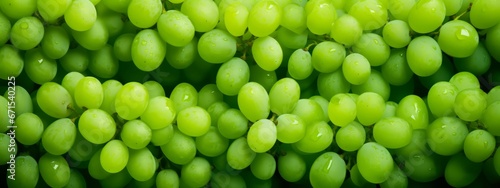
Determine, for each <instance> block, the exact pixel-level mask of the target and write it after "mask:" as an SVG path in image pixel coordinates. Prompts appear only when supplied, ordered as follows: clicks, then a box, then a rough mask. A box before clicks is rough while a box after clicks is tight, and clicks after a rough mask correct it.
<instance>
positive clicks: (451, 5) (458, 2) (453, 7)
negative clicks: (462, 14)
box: [443, 0, 463, 16]
mask: <svg viewBox="0 0 500 188" xmlns="http://www.w3.org/2000/svg"><path fill="white" fill-rule="evenodd" d="M443 2H444V5H445V7H446V16H451V15H454V14H456V13H458V11H459V10H460V8H462V2H463V0H443Z"/></svg>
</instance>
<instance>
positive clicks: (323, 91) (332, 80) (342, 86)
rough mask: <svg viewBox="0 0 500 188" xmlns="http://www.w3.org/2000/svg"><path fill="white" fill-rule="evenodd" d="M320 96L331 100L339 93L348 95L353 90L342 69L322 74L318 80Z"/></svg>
mask: <svg viewBox="0 0 500 188" xmlns="http://www.w3.org/2000/svg"><path fill="white" fill-rule="evenodd" d="M317 87H318V92H319V94H320V95H321V96H322V97H324V98H325V99H331V98H332V97H333V96H334V95H336V94H339V93H347V92H349V91H350V90H351V83H349V82H348V81H347V80H346V79H345V77H344V73H343V72H342V70H341V69H338V70H337V71H335V72H332V73H320V74H319V75H318V79H317Z"/></svg>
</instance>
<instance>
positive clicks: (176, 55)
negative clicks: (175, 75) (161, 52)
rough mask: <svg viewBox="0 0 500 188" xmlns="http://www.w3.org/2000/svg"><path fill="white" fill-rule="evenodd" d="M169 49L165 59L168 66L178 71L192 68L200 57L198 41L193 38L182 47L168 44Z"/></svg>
mask: <svg viewBox="0 0 500 188" xmlns="http://www.w3.org/2000/svg"><path fill="white" fill-rule="evenodd" d="M167 49H168V50H167V53H166V54H165V59H166V60H167V62H168V64H169V65H171V66H172V67H174V68H176V69H185V68H188V67H189V66H191V65H192V64H193V63H194V61H196V58H197V57H198V39H197V38H193V39H192V40H191V41H190V42H189V43H188V44H186V45H185V46H182V47H175V46H172V45H170V44H167Z"/></svg>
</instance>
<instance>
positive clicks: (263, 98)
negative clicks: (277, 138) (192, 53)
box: [238, 82, 271, 122]
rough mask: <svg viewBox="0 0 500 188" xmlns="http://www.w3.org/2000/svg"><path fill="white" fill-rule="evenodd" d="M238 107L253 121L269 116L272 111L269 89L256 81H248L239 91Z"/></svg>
mask: <svg viewBox="0 0 500 188" xmlns="http://www.w3.org/2000/svg"><path fill="white" fill-rule="evenodd" d="M238 107H239V109H240V110H241V112H242V113H243V115H245V117H246V118H247V119H248V120H250V121H251V122H256V121H257V120H259V119H264V118H267V116H269V113H270V111H271V106H270V102H269V95H268V94H267V91H266V90H265V89H264V87H262V85H260V84H258V83H255V82H248V83H246V84H245V85H243V87H241V89H240V91H239V93H238Z"/></svg>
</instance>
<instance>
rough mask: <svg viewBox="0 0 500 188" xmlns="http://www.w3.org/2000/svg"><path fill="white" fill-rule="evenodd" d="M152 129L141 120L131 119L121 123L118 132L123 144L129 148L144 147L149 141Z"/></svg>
mask: <svg viewBox="0 0 500 188" xmlns="http://www.w3.org/2000/svg"><path fill="white" fill-rule="evenodd" d="M152 134H153V133H152V131H151V128H149V126H148V125H147V124H146V123H144V122H143V121H141V120H137V119H135V120H131V121H127V123H125V124H123V127H122V130H121V132H120V138H121V139H122V141H123V143H124V144H125V145H124V146H127V147H128V148H130V149H141V148H145V147H146V146H147V145H148V144H149V142H150V141H151V138H152V137H153V136H152Z"/></svg>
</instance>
